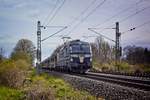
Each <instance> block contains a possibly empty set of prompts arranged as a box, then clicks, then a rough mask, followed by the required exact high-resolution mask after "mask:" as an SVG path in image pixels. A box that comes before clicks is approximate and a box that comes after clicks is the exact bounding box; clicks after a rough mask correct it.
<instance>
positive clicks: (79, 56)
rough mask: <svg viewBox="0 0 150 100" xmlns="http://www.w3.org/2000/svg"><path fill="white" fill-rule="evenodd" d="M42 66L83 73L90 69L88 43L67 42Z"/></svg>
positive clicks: (90, 57)
mask: <svg viewBox="0 0 150 100" xmlns="http://www.w3.org/2000/svg"><path fill="white" fill-rule="evenodd" d="M42 66H45V67H48V68H50V69H54V70H63V71H68V72H79V73H85V72H86V71H87V70H88V69H90V68H91V67H92V52H91V46H90V44H89V43H88V42H83V41H80V40H73V41H69V42H67V43H65V44H63V45H61V46H60V47H58V48H57V49H56V50H55V51H54V52H53V54H52V55H51V57H49V58H47V59H46V60H44V61H43V62H42Z"/></svg>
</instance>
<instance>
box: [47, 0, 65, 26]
mask: <svg viewBox="0 0 150 100" xmlns="http://www.w3.org/2000/svg"><path fill="white" fill-rule="evenodd" d="M65 2H66V0H64V1H63V2H62V4H61V5H60V6H59V7H58V8H57V9H56V11H55V13H54V14H53V16H52V17H51V18H50V20H48V23H47V24H46V26H47V25H48V24H49V23H50V22H51V21H52V20H53V19H54V18H55V16H56V15H57V13H58V12H59V10H60V9H61V8H62V7H63V5H64V4H65Z"/></svg>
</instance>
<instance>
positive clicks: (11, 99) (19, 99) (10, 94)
mask: <svg viewBox="0 0 150 100" xmlns="http://www.w3.org/2000/svg"><path fill="white" fill-rule="evenodd" d="M0 100H24V94H23V93H22V92H21V91H20V90H17V89H12V88H9V87H4V86H0Z"/></svg>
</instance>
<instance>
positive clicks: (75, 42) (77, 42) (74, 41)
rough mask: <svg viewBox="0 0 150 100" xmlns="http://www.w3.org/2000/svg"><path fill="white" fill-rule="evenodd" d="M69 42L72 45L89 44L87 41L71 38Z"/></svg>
mask: <svg viewBox="0 0 150 100" xmlns="http://www.w3.org/2000/svg"><path fill="white" fill-rule="evenodd" d="M69 44H70V45H72V44H89V43H88V42H84V41H80V40H73V41H70V42H69Z"/></svg>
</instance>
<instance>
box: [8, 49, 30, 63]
mask: <svg viewBox="0 0 150 100" xmlns="http://www.w3.org/2000/svg"><path fill="white" fill-rule="evenodd" d="M11 59H12V60H14V61H17V60H24V61H26V62H27V63H28V64H30V65H32V58H31V56H30V55H29V54H27V53H25V52H23V51H18V52H14V53H12V54H11Z"/></svg>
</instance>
